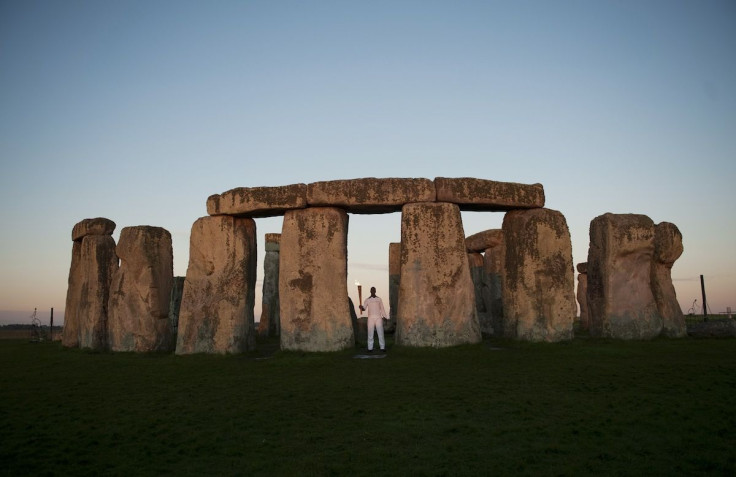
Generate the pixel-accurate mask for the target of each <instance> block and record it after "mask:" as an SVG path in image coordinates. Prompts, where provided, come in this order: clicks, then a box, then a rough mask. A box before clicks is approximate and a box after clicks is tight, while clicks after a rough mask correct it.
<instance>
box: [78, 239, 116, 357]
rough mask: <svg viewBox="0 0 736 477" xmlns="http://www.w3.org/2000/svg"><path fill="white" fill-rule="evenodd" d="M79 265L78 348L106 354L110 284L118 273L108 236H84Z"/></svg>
mask: <svg viewBox="0 0 736 477" xmlns="http://www.w3.org/2000/svg"><path fill="white" fill-rule="evenodd" d="M80 262H81V267H80V268H81V280H80V290H81V297H80V300H79V307H78V309H77V317H78V322H79V347H80V348H88V349H93V350H98V351H103V350H107V319H108V314H107V306H108V301H109V298H110V282H111V280H112V276H113V274H114V273H115V271H116V270H117V269H118V257H117V255H115V240H114V239H113V238H112V237H111V236H110V235H86V236H85V237H84V238H83V239H82V249H81V253H80Z"/></svg>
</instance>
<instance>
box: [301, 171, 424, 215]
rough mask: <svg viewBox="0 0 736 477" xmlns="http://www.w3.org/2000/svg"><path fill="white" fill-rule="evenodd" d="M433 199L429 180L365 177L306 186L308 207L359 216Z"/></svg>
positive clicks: (390, 210) (389, 210)
mask: <svg viewBox="0 0 736 477" xmlns="http://www.w3.org/2000/svg"><path fill="white" fill-rule="evenodd" d="M434 198H435V192H434V183H433V182H432V181H431V180H429V179H400V178H388V179H377V178H375V177H368V178H364V179H348V180H335V181H324V182H314V183H312V184H309V185H308V186H307V203H308V204H309V205H310V206H311V207H340V208H343V209H345V210H347V211H348V212H353V213H362V214H380V213H385V212H395V211H399V210H401V207H403V205H404V204H408V203H412V202H433V201H434Z"/></svg>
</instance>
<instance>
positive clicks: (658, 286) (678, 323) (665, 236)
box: [652, 222, 687, 338]
mask: <svg viewBox="0 0 736 477" xmlns="http://www.w3.org/2000/svg"><path fill="white" fill-rule="evenodd" d="M683 250H684V249H683V247H682V233H680V230H679V229H678V228H677V226H676V225H675V224H672V223H669V222H662V223H660V224H658V225H657V226H656V227H655V228H654V259H653V260H652V293H653V294H654V301H655V302H656V303H657V310H658V311H659V314H660V316H662V335H664V336H667V337H670V338H682V337H684V336H687V327H686V325H685V315H683V313H682V308H680V304H679V303H678V301H677V293H676V292H675V287H674V285H673V284H672V266H673V265H674V264H675V261H676V260H677V259H678V258H680V256H681V255H682V252H683Z"/></svg>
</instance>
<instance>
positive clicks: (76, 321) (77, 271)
mask: <svg viewBox="0 0 736 477" xmlns="http://www.w3.org/2000/svg"><path fill="white" fill-rule="evenodd" d="M114 231H115V222H113V221H112V220H110V219H106V218H104V217H97V218H94V219H84V220H82V221H80V222H78V223H76V224H75V225H74V227H73V228H72V240H73V242H74V243H73V245H72V263H71V266H70V268H69V280H68V288H67V292H66V307H65V310H64V331H63V333H62V338H61V343H62V345H63V346H66V347H69V348H71V347H77V346H79V336H80V315H79V311H80V309H79V307H80V303H81V302H82V299H83V293H84V294H86V293H87V291H88V288H86V289H83V288H82V285H83V282H84V280H85V279H87V278H85V276H84V273H86V270H87V268H88V265H89V264H86V263H83V262H82V240H83V239H84V237H86V236H88V235H107V236H109V235H112V233H113V232H114ZM114 244H115V242H114V241H113V256H114ZM103 253H106V252H103ZM116 263H117V262H116ZM93 288H94V289H97V288H99V287H93ZM85 299H87V298H86V297H85ZM85 306H86V307H87V308H89V305H88V304H87V305H85Z"/></svg>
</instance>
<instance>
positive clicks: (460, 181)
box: [434, 177, 544, 212]
mask: <svg viewBox="0 0 736 477" xmlns="http://www.w3.org/2000/svg"><path fill="white" fill-rule="evenodd" d="M434 186H435V190H436V192H437V202H450V203H453V204H457V205H458V206H459V207H460V210H475V211H491V212H493V211H508V210H514V209H531V208H538V207H544V187H542V184H516V183H513V182H497V181H490V180H486V179H474V178H470V177H462V178H447V177H437V178H436V179H435V180H434Z"/></svg>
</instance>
